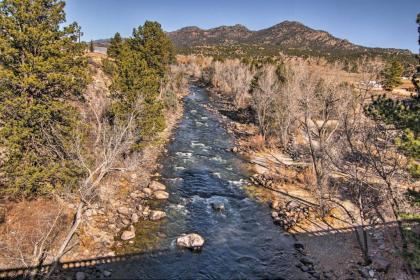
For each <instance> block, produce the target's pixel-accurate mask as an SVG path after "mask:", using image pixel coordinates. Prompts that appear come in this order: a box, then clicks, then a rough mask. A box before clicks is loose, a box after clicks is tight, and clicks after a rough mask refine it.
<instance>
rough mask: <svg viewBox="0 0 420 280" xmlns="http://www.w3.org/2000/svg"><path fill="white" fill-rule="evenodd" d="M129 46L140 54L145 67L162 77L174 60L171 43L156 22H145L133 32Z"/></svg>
mask: <svg viewBox="0 0 420 280" xmlns="http://www.w3.org/2000/svg"><path fill="white" fill-rule="evenodd" d="M130 45H131V47H132V48H133V50H135V51H139V52H142V53H143V54H144V58H145V59H146V61H147V65H148V66H149V67H150V68H153V69H155V70H156V71H157V73H158V74H159V76H160V77H163V75H164V74H165V71H166V67H167V66H168V65H169V63H171V62H172V61H173V60H174V50H173V46H172V42H171V40H170V39H169V37H168V36H166V34H165V32H164V31H163V30H162V27H161V25H160V24H159V23H158V22H153V21H146V22H145V23H144V25H143V26H139V27H138V28H137V29H134V30H133V37H132V38H131V39H130Z"/></svg>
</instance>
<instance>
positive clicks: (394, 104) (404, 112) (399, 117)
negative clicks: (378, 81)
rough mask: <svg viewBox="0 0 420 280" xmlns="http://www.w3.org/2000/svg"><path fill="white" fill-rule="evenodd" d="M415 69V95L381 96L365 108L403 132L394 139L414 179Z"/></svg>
mask: <svg viewBox="0 0 420 280" xmlns="http://www.w3.org/2000/svg"><path fill="white" fill-rule="evenodd" d="M417 23H418V24H419V25H420V14H418V15H417ZM419 34H420V27H419ZM419 45H420V40H419ZM419 64H420V63H419ZM417 69H418V70H417V71H418V74H414V76H413V83H414V85H415V86H416V88H417V94H416V95H413V96H412V97H411V98H409V99H407V100H404V101H397V100H393V99H390V98H386V97H385V96H381V97H379V98H378V99H376V100H375V101H374V102H373V103H372V104H371V105H370V106H369V107H368V108H367V112H368V113H369V114H370V115H371V116H373V117H374V118H377V119H379V120H382V121H384V122H386V123H388V124H393V125H395V126H396V127H397V128H399V129H402V130H403V135H402V137H401V138H399V139H396V143H397V144H398V145H399V146H400V148H401V149H402V150H403V151H404V152H405V154H406V155H407V156H409V157H410V158H411V159H412V160H411V163H410V165H409V170H410V171H411V174H412V175H413V176H414V177H420V91H419V84H417V83H418V82H419V80H417V79H416V77H419V76H420V67H418V68H417ZM417 75H418V76H417Z"/></svg>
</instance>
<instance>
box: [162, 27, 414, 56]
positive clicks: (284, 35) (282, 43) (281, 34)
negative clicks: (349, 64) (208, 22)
mask: <svg viewBox="0 0 420 280" xmlns="http://www.w3.org/2000/svg"><path fill="white" fill-rule="evenodd" d="M167 34H168V36H169V37H170V38H171V39H172V41H173V42H174V44H175V46H177V47H186V46H188V47H191V46H203V45H229V44H230V45H232V44H261V45H267V46H278V47H285V48H296V49H302V50H303V49H313V48H318V49H325V50H341V51H343V50H346V51H364V50H383V51H387V52H397V53H404V54H412V52H411V51H410V50H408V49H398V48H381V47H366V46H362V45H358V44H353V43H351V42H350V41H349V40H347V39H340V38H338V37H335V36H333V35H332V34H330V33H329V32H327V31H324V30H317V29H313V28H310V27H308V26H306V25H304V24H302V23H300V22H298V21H289V20H286V21H283V22H280V23H278V24H275V25H273V26H270V27H267V28H263V29H260V30H255V31H253V30H250V29H249V28H247V27H246V26H244V25H242V24H236V25H230V26H228V25H223V26H219V27H214V28H209V29H202V28H199V27H197V26H186V27H183V28H181V29H178V30H175V31H171V32H167Z"/></svg>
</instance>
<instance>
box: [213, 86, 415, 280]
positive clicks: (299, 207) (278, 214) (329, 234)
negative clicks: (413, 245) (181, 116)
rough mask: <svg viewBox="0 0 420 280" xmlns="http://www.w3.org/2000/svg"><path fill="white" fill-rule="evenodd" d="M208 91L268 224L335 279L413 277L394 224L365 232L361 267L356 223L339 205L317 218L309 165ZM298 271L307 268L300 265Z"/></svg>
mask: <svg viewBox="0 0 420 280" xmlns="http://www.w3.org/2000/svg"><path fill="white" fill-rule="evenodd" d="M209 91H210V92H211V93H212V94H211V103H210V106H209V107H210V109H211V110H213V111H214V112H216V113H217V114H219V115H220V116H221V119H223V123H224V126H225V127H226V129H227V130H228V131H229V132H230V133H231V134H232V135H233V136H234V137H235V147H234V148H233V149H232V152H234V153H239V154H241V155H242V156H243V157H244V158H246V159H247V160H248V168H249V170H250V172H251V174H253V175H252V176H251V177H250V182H251V185H250V186H247V187H246V189H247V191H248V192H249V194H250V195H251V196H254V197H255V198H256V199H258V200H260V201H262V202H265V203H267V204H268V205H269V206H270V207H271V209H272V212H271V216H272V218H273V222H274V223H276V224H278V225H279V226H280V227H281V228H282V229H283V230H285V231H287V232H289V233H290V234H292V235H293V236H294V238H295V239H296V240H297V241H298V242H299V243H300V244H301V246H300V245H299V247H300V248H302V250H303V251H304V252H305V253H306V254H307V255H309V256H313V257H314V263H315V267H317V269H318V270H319V271H325V272H326V273H327V275H328V276H331V277H333V278H337V279H347V278H351V279H358V278H362V279H412V275H411V274H412V272H410V271H409V268H408V267H407V265H406V263H405V261H404V260H403V258H402V256H401V253H400V250H399V246H400V245H401V244H400V242H401V241H400V240H399V238H398V230H397V227H396V223H391V224H390V225H389V226H378V227H375V228H370V229H368V230H367V232H368V242H369V247H370V248H371V251H370V255H371V258H372V260H373V263H372V264H371V265H368V266H365V265H362V264H363V258H362V254H361V250H360V248H359V244H358V240H357V238H356V235H355V233H354V232H355V229H356V228H357V223H354V222H352V221H351V220H350V219H349V217H348V215H347V214H346V212H345V211H344V210H343V207H340V206H337V207H331V208H330V210H329V212H328V213H326V215H324V216H322V215H320V213H319V210H318V209H319V207H318V205H317V204H318V200H317V196H316V193H315V192H314V190H313V189H311V188H310V187H308V186H310V185H311V184H310V183H311V180H313V178H312V175H311V165H310V162H305V161H304V160H302V159H293V158H292V156H291V155H290V154H292V153H289V152H293V151H287V150H286V151H284V150H280V149H278V148H276V147H275V146H276V145H275V144H274V145H271V143H269V144H268V145H267V144H266V143H264V140H263V139H262V138H261V137H260V136H259V135H258V129H257V127H256V125H255V122H254V121H253V119H252V118H251V117H250V116H251V114H250V113H249V110H237V109H236V108H235V107H234V106H233V104H234V103H233V100H230V98H229V96H228V95H225V94H223V93H220V92H217V91H215V90H212V89H209ZM299 140H300V139H296V141H297V142H298V141H299ZM336 201H337V202H338V203H339V204H341V205H344V206H345V208H346V210H347V211H349V210H348V209H350V211H356V207H355V206H354V205H352V203H351V202H350V201H349V200H345V199H340V198H336ZM337 205H338V204H337ZM414 226H416V225H415V224H414ZM303 270H307V267H305V265H304V266H303ZM395 277H397V278H395Z"/></svg>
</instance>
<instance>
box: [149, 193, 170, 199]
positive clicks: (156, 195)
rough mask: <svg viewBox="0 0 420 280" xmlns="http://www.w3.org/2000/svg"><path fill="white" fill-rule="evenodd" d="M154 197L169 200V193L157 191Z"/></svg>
mask: <svg viewBox="0 0 420 280" xmlns="http://www.w3.org/2000/svg"><path fill="white" fill-rule="evenodd" d="M153 196H154V198H156V199H168V198H169V193H167V192H165V191H155V192H154V193H153Z"/></svg>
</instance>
